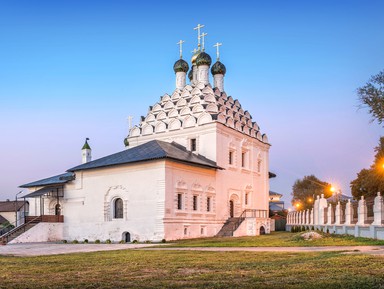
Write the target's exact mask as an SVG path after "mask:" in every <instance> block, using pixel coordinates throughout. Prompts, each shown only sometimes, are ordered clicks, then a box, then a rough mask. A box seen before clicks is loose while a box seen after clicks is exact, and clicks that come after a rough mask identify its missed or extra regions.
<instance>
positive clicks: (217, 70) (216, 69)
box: [211, 61, 227, 75]
mask: <svg viewBox="0 0 384 289" xmlns="http://www.w3.org/2000/svg"><path fill="white" fill-rule="evenodd" d="M211 72H212V75H216V74H222V75H225V73H226V72H227V69H226V68H225V65H224V64H222V63H221V62H220V61H216V62H215V64H214V65H212V68H211Z"/></svg>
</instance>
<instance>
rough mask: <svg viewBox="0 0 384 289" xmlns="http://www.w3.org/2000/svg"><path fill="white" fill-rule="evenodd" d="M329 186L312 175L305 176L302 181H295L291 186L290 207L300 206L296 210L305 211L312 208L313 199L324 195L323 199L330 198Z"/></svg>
mask: <svg viewBox="0 0 384 289" xmlns="http://www.w3.org/2000/svg"><path fill="white" fill-rule="evenodd" d="M330 189H331V184H328V183H327V182H323V181H321V180H319V179H318V178H317V177H315V176H314V175H310V176H305V177H304V178H303V179H302V180H296V181H295V183H294V184H293V186H292V193H291V195H292V201H291V202H292V205H293V206H295V205H296V204H300V206H299V207H296V206H295V207H296V210H298V211H301V210H306V209H309V208H311V207H312V206H313V202H314V201H315V200H314V198H316V196H318V195H321V194H324V197H325V198H328V197H330V196H332V192H331V190H330Z"/></svg>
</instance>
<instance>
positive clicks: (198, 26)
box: [193, 24, 205, 50]
mask: <svg viewBox="0 0 384 289" xmlns="http://www.w3.org/2000/svg"><path fill="white" fill-rule="evenodd" d="M204 26H205V25H201V24H197V27H195V28H193V30H197V49H198V50H200V29H201V28H203V27H204Z"/></svg>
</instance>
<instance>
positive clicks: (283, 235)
mask: <svg viewBox="0 0 384 289" xmlns="http://www.w3.org/2000/svg"><path fill="white" fill-rule="evenodd" d="M303 233H304V232H301V233H291V232H272V233H271V234H269V235H262V236H256V237H238V238H233V237H227V238H215V237H213V238H201V239H190V240H180V241H177V242H174V243H173V244H171V245H170V246H171V247H313V246H370V245H382V246H384V240H374V239H368V238H355V237H353V236H345V235H336V234H323V238H322V239H317V240H310V241H306V240H304V239H302V238H301V237H300V235H301V234H303Z"/></svg>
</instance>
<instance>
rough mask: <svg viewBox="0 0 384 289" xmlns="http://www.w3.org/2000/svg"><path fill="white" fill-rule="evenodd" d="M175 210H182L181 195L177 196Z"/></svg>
mask: <svg viewBox="0 0 384 289" xmlns="http://www.w3.org/2000/svg"><path fill="white" fill-rule="evenodd" d="M177 209H178V210H182V209H183V194H177Z"/></svg>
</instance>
